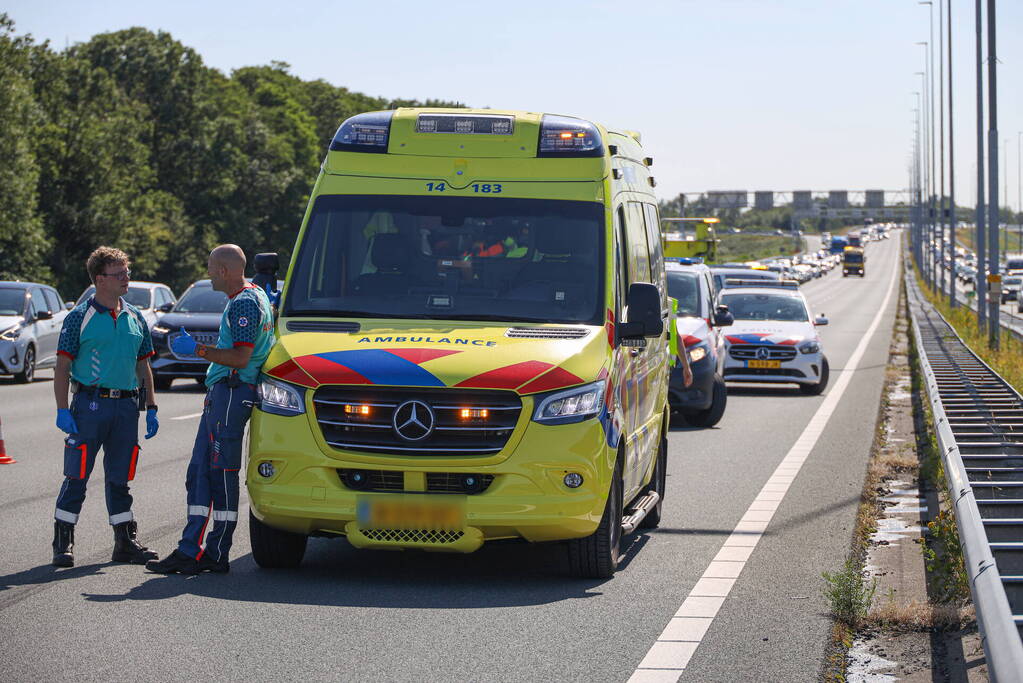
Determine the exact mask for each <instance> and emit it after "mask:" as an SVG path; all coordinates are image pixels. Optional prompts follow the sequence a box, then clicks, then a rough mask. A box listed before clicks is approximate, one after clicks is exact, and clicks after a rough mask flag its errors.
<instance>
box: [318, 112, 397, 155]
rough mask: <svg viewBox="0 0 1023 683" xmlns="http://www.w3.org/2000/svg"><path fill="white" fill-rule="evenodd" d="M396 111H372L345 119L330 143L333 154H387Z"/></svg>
mask: <svg viewBox="0 0 1023 683" xmlns="http://www.w3.org/2000/svg"><path fill="white" fill-rule="evenodd" d="M392 118H394V111H393V110H392V111H370V112H366V113H365V114H356V115H355V116H352V117H351V118H348V119H345V121H344V123H342V124H341V127H340V128H338V129H337V132H336V133H334V139H333V140H331V141H330V151H332V152H372V153H376V154H386V153H387V139H388V138H389V137H390V135H391V119H392Z"/></svg>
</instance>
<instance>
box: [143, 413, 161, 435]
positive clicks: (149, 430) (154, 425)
mask: <svg viewBox="0 0 1023 683" xmlns="http://www.w3.org/2000/svg"><path fill="white" fill-rule="evenodd" d="M158 429H160V421H159V420H157V419H156V408H150V409H149V410H147V411H146V438H147V439H152V438H153V437H154V436H156V432H157V430H158Z"/></svg>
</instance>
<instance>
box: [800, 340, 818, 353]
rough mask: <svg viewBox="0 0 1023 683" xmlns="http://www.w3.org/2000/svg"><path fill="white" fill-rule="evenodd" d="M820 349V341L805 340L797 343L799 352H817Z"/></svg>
mask: <svg viewBox="0 0 1023 683" xmlns="http://www.w3.org/2000/svg"><path fill="white" fill-rule="evenodd" d="M820 350H821V345H820V342H815V341H805V342H803V343H802V344H800V345H799V352H800V353H818V352H820Z"/></svg>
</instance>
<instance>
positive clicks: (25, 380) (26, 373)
mask: <svg viewBox="0 0 1023 683" xmlns="http://www.w3.org/2000/svg"><path fill="white" fill-rule="evenodd" d="M35 376H36V350H35V347H34V346H32V345H31V344H29V346H28V348H26V349H25V359H24V364H23V365H22V366H21V372H17V373H15V374H14V381H15V382H20V383H21V384H29V383H30V382H31V381H32V380H33V379H35Z"/></svg>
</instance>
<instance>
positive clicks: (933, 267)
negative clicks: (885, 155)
mask: <svg viewBox="0 0 1023 683" xmlns="http://www.w3.org/2000/svg"><path fill="white" fill-rule="evenodd" d="M917 4H919V5H927V6H928V15H929V22H930V23H929V26H930V40H928V41H926V42H925V43H924V44H925V45H926V46H927V80H928V86H929V87H928V92H929V94H930V102H931V111H930V132H931V135H930V137H931V155H930V156H931V193H930V194H931V203H930V204H931V205H930V213H931V220H930V235H929V236H928V239H927V263H928V268H927V270H928V274H927V280H928V281H929V283H930V285H931V287H937V286H938V279H937V267H938V259H937V254H936V253H935V249H936V242H937V238H938V235H937V228H938V223H937V221H938V220H940V215H939V213H938V211H937V206H936V199H937V198H936V197H935V195H936V194H938V193H937V192H935V189H936V188H935V187H934V180H935V176H936V173H935V171H936V170H937V169H936V168H935V161H936V159H935V157H936V156H937V155H936V154H935V149H936V147H935V139H934V106H935V105H934V99H935V98H934V3H933V1H932V0H920V1H919V2H918V3H917ZM941 111H942V112H944V108H942V110H941ZM942 115H943V114H942ZM941 136H942V138H944V131H942V134H941ZM941 164H942V173H941V184H940V187H939V188H937V189H938V191H939V192H941V193H944V189H945V178H944V164H945V161H944V157H942V160H941ZM939 196H940V195H939Z"/></svg>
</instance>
